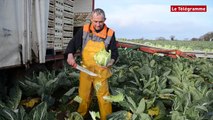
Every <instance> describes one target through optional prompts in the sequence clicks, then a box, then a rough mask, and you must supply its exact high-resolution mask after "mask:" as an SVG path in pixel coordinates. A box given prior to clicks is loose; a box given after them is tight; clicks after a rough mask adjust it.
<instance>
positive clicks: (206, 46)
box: [120, 40, 213, 52]
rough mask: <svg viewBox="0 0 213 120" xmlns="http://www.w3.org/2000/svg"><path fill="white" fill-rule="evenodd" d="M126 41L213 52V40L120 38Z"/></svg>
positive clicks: (167, 47)
mask: <svg viewBox="0 0 213 120" xmlns="http://www.w3.org/2000/svg"><path fill="white" fill-rule="evenodd" d="M120 41H125V42H128V41H129V42H134V43H141V44H144V45H148V46H152V47H157V48H163V49H178V50H181V51H184V52H192V51H203V52H213V42H212V41H180V40H177V41H170V40H120Z"/></svg>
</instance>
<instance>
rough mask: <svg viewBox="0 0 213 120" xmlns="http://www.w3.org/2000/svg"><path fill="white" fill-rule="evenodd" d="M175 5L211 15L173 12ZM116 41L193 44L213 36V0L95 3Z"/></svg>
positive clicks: (104, 0) (109, 0) (106, 0)
mask: <svg viewBox="0 0 213 120" xmlns="http://www.w3.org/2000/svg"><path fill="white" fill-rule="evenodd" d="M171 5H206V6H207V12H170V6H171ZM95 8H102V9H103V10H104V11H105V14H106V18H107V19H106V22H105V23H106V24H107V26H108V27H110V28H112V29H113V30H114V31H115V35H116V38H127V39H140V38H143V39H152V40H154V39H157V38H159V37H164V38H166V39H170V37H171V35H173V36H175V39H178V40H190V39H191V38H199V37H200V36H202V35H204V34H206V33H208V32H213V0H95Z"/></svg>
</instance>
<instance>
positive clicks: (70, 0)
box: [64, 0, 74, 7]
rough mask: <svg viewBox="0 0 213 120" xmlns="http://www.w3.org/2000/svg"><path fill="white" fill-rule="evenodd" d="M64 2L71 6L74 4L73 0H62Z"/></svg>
mask: <svg viewBox="0 0 213 120" xmlns="http://www.w3.org/2000/svg"><path fill="white" fill-rule="evenodd" d="M64 4H66V5H69V6H72V7H73V5H74V1H73V0H64Z"/></svg>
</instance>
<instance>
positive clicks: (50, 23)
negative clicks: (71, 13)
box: [48, 20, 55, 28]
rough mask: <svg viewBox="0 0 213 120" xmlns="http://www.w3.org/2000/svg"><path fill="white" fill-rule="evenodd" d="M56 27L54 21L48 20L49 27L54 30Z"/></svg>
mask: <svg viewBox="0 0 213 120" xmlns="http://www.w3.org/2000/svg"><path fill="white" fill-rule="evenodd" d="M54 26H55V21H54V20H48V27H50V28H53V27H54Z"/></svg>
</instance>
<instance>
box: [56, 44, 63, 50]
mask: <svg viewBox="0 0 213 120" xmlns="http://www.w3.org/2000/svg"><path fill="white" fill-rule="evenodd" d="M62 49H63V46H62V42H54V50H62Z"/></svg>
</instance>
